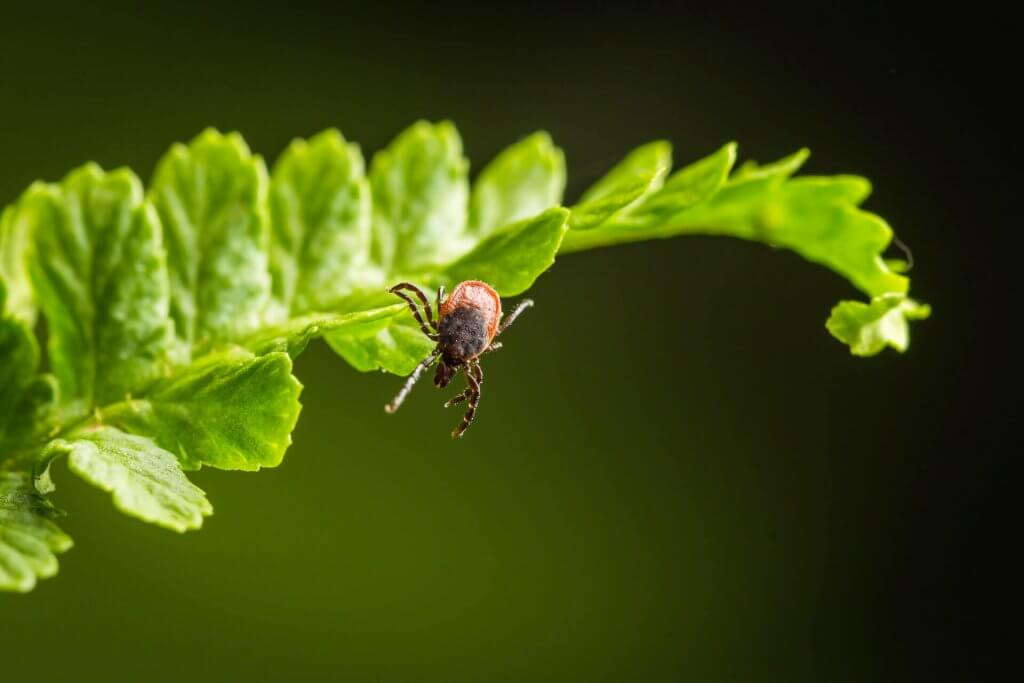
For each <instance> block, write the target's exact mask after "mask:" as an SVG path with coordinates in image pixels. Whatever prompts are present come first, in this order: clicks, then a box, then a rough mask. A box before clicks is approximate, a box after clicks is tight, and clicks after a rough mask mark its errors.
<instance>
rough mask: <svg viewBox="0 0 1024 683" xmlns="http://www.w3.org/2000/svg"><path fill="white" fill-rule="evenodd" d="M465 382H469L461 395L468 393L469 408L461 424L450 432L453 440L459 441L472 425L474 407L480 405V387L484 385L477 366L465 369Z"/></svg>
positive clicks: (480, 370)
mask: <svg viewBox="0 0 1024 683" xmlns="http://www.w3.org/2000/svg"><path fill="white" fill-rule="evenodd" d="M466 381H467V382H469V387H468V388H467V389H466V391H465V392H463V393H466V392H468V393H469V407H468V408H467V409H466V414H465V415H463V416H462V422H460V423H459V426H458V427H456V428H455V429H454V430H453V431H452V438H453V439H461V438H462V435H463V434H465V433H466V430H467V429H469V425H471V424H473V418H474V417H476V407H477V406H478V405H480V386H481V385H482V384H483V383H484V371H483V370H482V369H481V368H480V366H479V365H477V364H474V365H472V366H470V367H469V368H467V371H466ZM456 398H458V397H456Z"/></svg>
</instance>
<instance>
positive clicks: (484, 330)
mask: <svg viewBox="0 0 1024 683" xmlns="http://www.w3.org/2000/svg"><path fill="white" fill-rule="evenodd" d="M489 325H490V321H489V320H488V319H487V317H486V316H484V314H483V313H482V312H481V311H480V310H479V309H477V308H475V307H473V306H459V307H458V308H455V309H453V310H451V311H450V312H449V313H448V315H446V316H444V317H443V318H441V324H440V326H439V330H438V333H439V335H440V340H439V341H438V344H439V346H440V347H441V353H442V354H444V358H445V360H446V361H447V362H449V363H451V364H459V363H462V362H464V361H466V360H469V359H471V358H476V357H477V356H479V355H480V354H481V353H483V351H484V349H486V348H487V344H488V343H490V341H491V335H490V334H489V331H490V330H489Z"/></svg>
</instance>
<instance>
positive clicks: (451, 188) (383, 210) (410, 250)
mask: <svg viewBox="0 0 1024 683" xmlns="http://www.w3.org/2000/svg"><path fill="white" fill-rule="evenodd" d="M468 172H469V162H468V161H467V160H466V159H465V158H464V157H463V156H462V140H461V139H460V138H459V134H458V132H457V131H456V130H455V126H453V125H452V124H451V123H450V122H448V121H444V122H442V123H438V124H431V123H427V122H426V121H420V122H419V123H416V124H414V125H412V126H410V127H409V128H407V129H406V130H405V131H404V132H403V133H402V134H401V135H399V136H398V137H397V138H395V140H394V142H392V143H391V144H390V145H389V146H388V148H387V149H385V150H381V151H380V152H378V153H377V154H376V155H375V156H374V157H373V162H372V163H371V165H370V184H371V186H372V190H373V233H374V256H375V258H376V261H377V263H378V264H380V265H381V266H382V267H383V268H384V270H385V271H386V272H403V273H410V272H419V271H420V270H424V269H429V268H430V267H432V266H436V265H438V264H443V263H448V262H449V261H451V260H452V259H454V258H456V257H458V256H460V255H461V254H463V253H465V251H467V249H468V248H469V247H470V246H472V242H471V241H470V240H469V238H468V237H467V236H466V234H465V232H466V208H467V201H468V196H469V181H468V180H467V175H468Z"/></svg>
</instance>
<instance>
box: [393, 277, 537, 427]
mask: <svg viewBox="0 0 1024 683" xmlns="http://www.w3.org/2000/svg"><path fill="white" fill-rule="evenodd" d="M388 291H389V292H391V293H392V294H395V295H396V296H399V297H401V298H402V300H404V301H405V302H406V303H407V304H408V305H409V310H410V311H412V315H413V317H414V318H416V322H418V323H419V325H420V329H421V330H422V331H423V334H425V335H426V336H427V337H428V338H430V339H431V340H432V341H435V342H437V346H435V347H434V349H433V351H431V352H430V355H429V356H427V357H426V358H424V359H423V361H422V362H421V363H420V364H419V365H417V366H416V369H415V370H413V372H412V374H411V375H409V379H407V380H406V382H405V385H403V386H402V389H401V391H399V392H398V395H397V396H395V398H394V400H393V401H391V403H389V404H387V405H386V406H385V407H384V410H386V411H387V412H389V413H393V412H395V411H396V410H398V408H399V406H401V405H402V402H403V401H404V400H405V397H406V396H407V395H408V394H409V391H410V390H411V389H412V387H413V385H414V384H416V381H417V380H419V378H420V376H421V375H422V374H423V372H424V370H426V369H427V368H428V367H430V366H431V365H432V364H433V363H434V361H437V371H436V372H435V373H434V386H436V387H437V388H439V389H443V388H444V387H446V386H448V384H449V383H450V382H451V381H452V379H453V378H454V377H455V375H456V374H457V373H458V371H459V370H460V369H462V370H464V371H465V373H466V382H467V384H468V386H467V387H466V389H465V391H463V392H462V393H461V394H459V395H458V396H455V397H454V398H453V399H451V400H450V401H448V402H447V403H445V407H446V408H447V407H448V406H453V405H456V404H458V403H462V402H463V401H468V402H469V403H468V407H467V408H466V414H465V415H464V416H463V418H462V422H460V423H459V425H458V426H457V427H456V428H455V430H454V431H452V438H453V439H458V438H461V437H462V435H463V434H464V433H465V431H466V429H468V428H469V425H470V424H472V423H473V418H474V417H475V416H476V409H477V406H478V405H479V404H480V387H481V385H482V384H483V381H484V372H483V369H482V368H481V367H480V360H479V359H480V356H482V355H483V354H485V353H489V352H491V351H497V350H498V349H499V348H501V342H499V341H496V338H497V337H498V336H499V335H501V333H502V332H504V331H505V330H507V329H508V328H509V326H510V325H511V324H512V323H513V322H514V321H515V319H516V318H517V317H519V314H520V313H522V312H523V311H524V310H526V309H527V308H529V307H530V306H532V305H533V302H532V301H530V300H529V299H524V300H523V301H520V302H519V304H518V305H517V306H516V307H515V308H514V309H513V310H512V312H511V313H510V314H508V315H507V316H505V317H504V318H503V317H502V311H501V297H499V296H498V293H497V292H495V291H494V289H493V288H492V287H491V286H490V285H488V284H487V283H486V282H481V281H479V280H467V281H466V282H461V283H459V284H458V285H457V286H456V287H455V289H454V290H453V291H452V293H451V295H450V296H448V297H445V294H444V288H443V287H442V288H441V289H439V290H438V292H437V300H436V303H435V308H436V316H435V312H434V310H433V309H432V308H431V305H430V301H429V299H428V298H427V295H426V294H424V293H423V290H421V289H420V288H419V287H417V286H415V285H413V284H410V283H408V282H400V283H398V284H397V285H395V286H394V287H392V288H391V289H389V290H388ZM407 292H409V293H411V294H412V295H414V296H415V297H416V299H418V300H419V304H417V302H416V301H415V300H413V297H412V296H410V294H409V293H407ZM421 307H422V310H421Z"/></svg>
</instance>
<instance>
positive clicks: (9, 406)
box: [0, 283, 39, 458]
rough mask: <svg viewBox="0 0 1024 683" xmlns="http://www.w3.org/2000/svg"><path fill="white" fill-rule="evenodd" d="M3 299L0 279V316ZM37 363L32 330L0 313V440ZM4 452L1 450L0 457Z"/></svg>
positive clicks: (37, 350)
mask: <svg viewBox="0 0 1024 683" xmlns="http://www.w3.org/2000/svg"><path fill="white" fill-rule="evenodd" d="M3 299H4V287H3V284H2V283H0V316H2V313H3ZM38 365H39V347H38V345H37V344H36V340H35V337H34V336H32V333H31V332H29V331H28V329H26V328H25V326H24V325H22V324H21V323H19V322H18V321H16V320H14V319H13V318H4V317H0V444H3V442H4V438H5V435H6V434H7V431H8V430H7V426H8V424H9V423H10V421H11V417H12V415H13V414H14V412H15V409H16V408H17V406H18V403H19V402H20V401H21V399H22V395H23V393H24V391H25V387H27V386H28V384H29V382H31V381H32V377H33V375H35V372H36V367H37V366H38ZM3 455H4V454H3V453H2V452H0V458H2V457H3Z"/></svg>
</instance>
